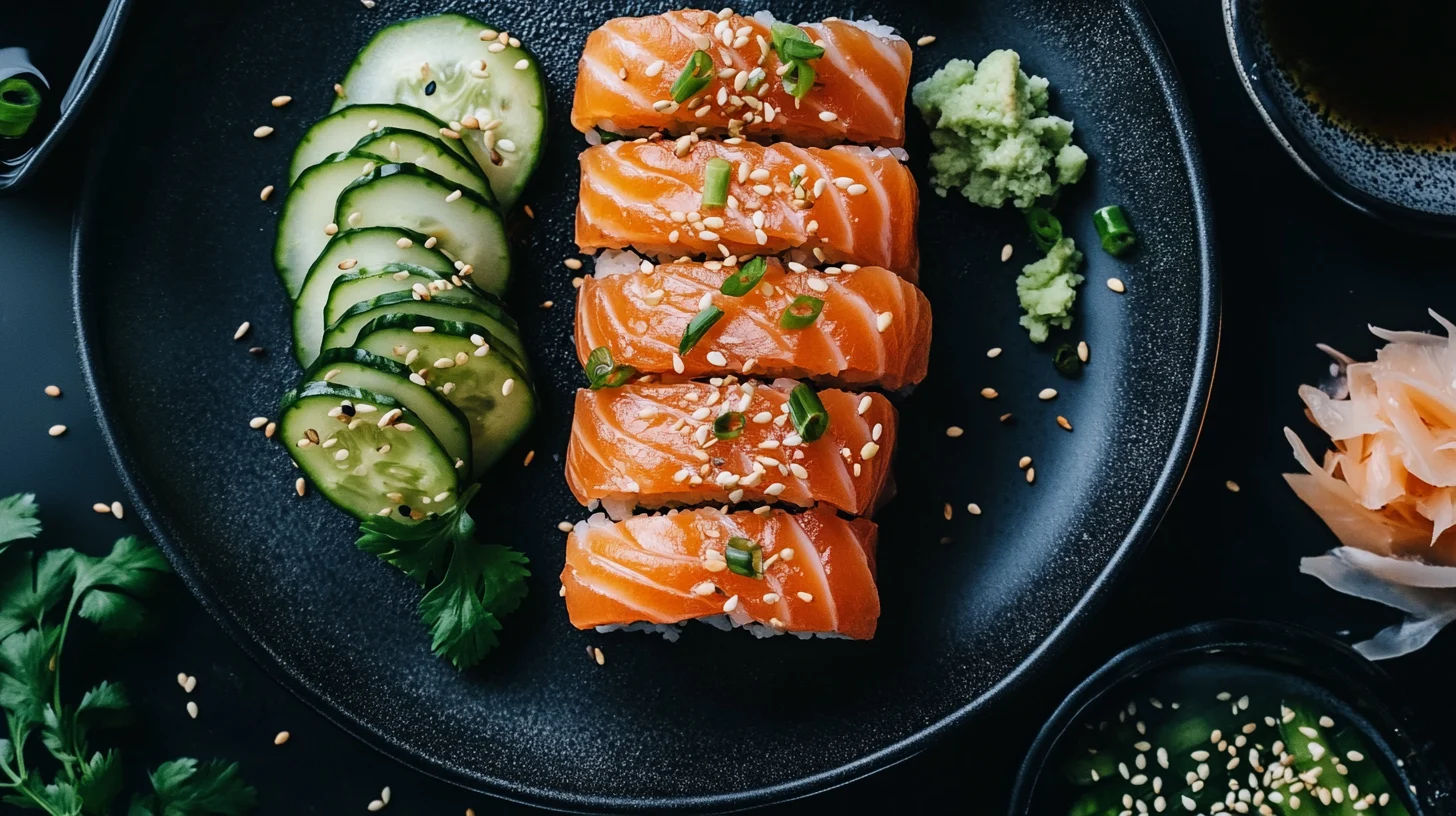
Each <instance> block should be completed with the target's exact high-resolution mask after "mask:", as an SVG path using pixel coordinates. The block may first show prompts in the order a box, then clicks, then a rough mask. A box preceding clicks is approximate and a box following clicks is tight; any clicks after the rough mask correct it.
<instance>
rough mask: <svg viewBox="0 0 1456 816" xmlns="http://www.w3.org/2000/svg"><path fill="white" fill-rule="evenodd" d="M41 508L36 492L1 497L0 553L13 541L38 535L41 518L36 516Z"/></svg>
mask: <svg viewBox="0 0 1456 816" xmlns="http://www.w3.org/2000/svg"><path fill="white" fill-rule="evenodd" d="M39 509H40V507H39V506H37V505H36V503H35V494H34V493H17V494H15V495H14V496H10V497H8V498H4V499H0V553H3V552H5V545H7V544H9V543H10V542H12V541H19V540H20V539H22V538H35V537H36V535H37V534H38V533H39V532H40V520H39V519H37V518H36V517H35V514H36V511H38V510H39Z"/></svg>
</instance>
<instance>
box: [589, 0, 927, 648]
mask: <svg viewBox="0 0 1456 816" xmlns="http://www.w3.org/2000/svg"><path fill="white" fill-rule="evenodd" d="M772 25H773V20H772V19H771V18H768V17H766V16H764V15H755V16H754V17H741V16H738V15H734V14H732V13H731V12H727V11H725V12H721V13H717V14H715V13H712V12H706V11H692V10H689V11H678V12H668V13H666V14H661V15H656V16H652V17H645V18H622V19H618V20H612V21H609V22H608V23H606V24H605V25H604V26H603V27H602V28H601V29H598V30H597V31H596V32H595V33H593V34H592V35H591V36H590V38H589V39H588V41H587V46H586V49H585V52H584V54H583V56H582V59H581V66H580V72H579V79H578V83H577V89H576V100H575V105H574V108H573V111H572V123H573V125H574V126H575V127H577V128H578V129H579V130H582V131H584V132H589V134H590V133H595V132H596V129H598V128H600V129H602V130H606V131H611V132H613V133H617V134H625V135H627V136H630V137H636V138H631V139H628V140H617V141H610V142H608V143H605V144H595V145H594V146H592V147H590V148H588V149H587V150H586V151H584V152H583V153H582V155H581V187H580V200H579V204H578V208H577V220H576V240H577V244H578V246H579V248H580V249H581V250H582V252H584V253H594V252H600V253H601V254H600V255H599V256H598V258H597V261H596V269H595V275H594V276H592V277H587V278H585V279H583V281H582V286H581V292H580V297H579V300H578V305H577V313H576V344H577V352H578V355H579V356H580V359H581V362H582V363H583V365H584V366H587V367H588V369H589V377H590V376H591V374H590V369H591V366H592V365H593V364H594V361H597V360H598V358H597V356H596V355H600V354H603V353H605V355H606V358H605V359H606V360H608V361H610V364H611V365H613V366H615V367H616V368H614V369H613V370H614V371H615V370H618V369H620V370H624V371H626V372H630V376H629V377H627V378H624V381H623V382H613V383H610V385H609V387H601V386H602V385H603V383H602V382H600V381H596V380H594V386H595V387H594V388H592V389H582V390H580V391H578V393H577V398H576V404H575V415H574V419H573V423H572V433H571V441H570V444H569V446H568V450H567V457H566V479H567V483H568V485H569V486H570V488H571V490H572V492H573V494H574V495H575V496H576V498H577V499H578V500H579V501H580V502H581V503H582V504H584V505H587V506H588V507H590V508H600V509H602V510H604V511H605V514H603V513H597V514H595V515H593V516H592V517H591V518H589V519H588V520H586V521H583V522H580V523H578V524H576V525H575V527H574V528H573V530H572V531H571V532H570V534H569V535H568V540H567V557H566V566H565V568H564V569H563V571H562V575H561V581H562V594H563V595H564V596H565V598H566V605H567V611H568V614H569V616H570V618H571V621H572V623H573V625H575V626H577V627H579V628H592V627H596V628H599V629H606V628H636V629H647V630H651V631H663V632H664V634H672V630H673V628H674V627H676V626H677V625H680V624H682V623H683V622H685V621H690V620H704V621H707V622H711V623H717V624H719V625H721V626H723V627H724V628H728V627H733V626H742V627H747V628H749V629H751V630H752V631H754V632H755V633H756V634H759V635H771V634H779V633H783V632H792V633H795V634H798V635H800V636H804V637H807V636H810V635H820V636H837V637H848V638H869V637H872V636H873V634H874V631H875V626H876V621H877V620H878V617H879V596H878V590H877V589H876V586H875V579H874V565H875V544H876V538H877V535H878V531H877V528H876V526H875V524H874V523H873V522H872V521H869V520H868V519H867V518H862V517H863V516H867V515H869V514H871V513H873V512H874V511H875V510H876V509H877V508H878V507H879V506H880V505H882V504H883V503H884V502H885V501H887V500H888V499H889V498H890V496H891V495H892V494H893V492H894V482H893V477H892V474H891V469H890V459H891V456H892V454H893V451H894V445H895V438H896V431H897V416H896V411H895V408H894V407H893V405H891V403H890V402H889V400H888V399H886V398H885V397H884V396H883V395H882V394H879V393H853V392H850V391H847V390H841V389H842V388H858V387H879V388H883V389H886V390H890V391H896V390H902V389H905V388H908V387H910V386H913V385H915V384H916V383H918V382H919V381H920V380H922V379H923V378H924V377H925V373H926V368H927V364H928V358H929V346H930V331H931V316H930V306H929V303H928V301H927V300H926V299H925V296H924V295H923V294H922V293H921V292H920V290H919V289H918V288H916V286H915V285H914V283H915V281H916V280H917V276H918V272H919V255H918V249H917V246H916V238H915V220H916V219H915V216H916V213H917V212H918V193H917V189H916V186H915V182H914V179H913V178H912V177H911V175H910V173H909V171H908V170H907V169H906V168H905V166H904V165H903V164H902V163H901V160H902V159H903V157H904V152H903V150H900V149H899V148H898V145H900V144H901V143H902V142H903V140H904V119H903V113H904V101H905V93H906V90H907V87H908V82H909V72H910V52H909V48H908V47H907V46H906V44H905V43H904V41H903V40H901V39H900V38H898V37H895V36H893V34H892V33H891V32H889V31H888V30H886V29H883V27H879V26H877V25H875V24H872V23H871V24H864V23H849V22H846V21H842V20H827V21H825V22H823V23H817V24H805V25H803V26H801V27H800V30H801V31H802V32H803V34H804V35H805V36H807V38H808V40H809V41H810V42H813V43H816V44H817V45H819V46H821V47H822V48H823V49H824V54H823V57H822V58H820V59H817V60H816V61H815V62H816V65H817V69H816V70H817V80H816V83H815V85H814V88H813V90H812V92H811V93H809V94H808V95H806V96H804V95H801V96H802V98H795V97H794V96H790V95H789V94H788V93H787V91H786V90H785V89H784V86H783V84H782V83H781V82H778V81H775V78H776V77H778V76H780V75H782V74H783V73H784V70H782V66H781V64H780V63H779V61H778V58H777V54H776V51H775V49H773V48H771V47H770V46H769V42H770V40H771V37H772V36H773V33H774V32H772V31H771V30H770V27H771V26H772ZM780 33H781V32H780ZM694 52H706V53H707V54H708V55H709V58H710V59H711V60H712V62H713V70H712V73H711V76H712V80H711V81H710V82H708V83H705V85H704V87H703V88H701V89H700V91H699V92H698V93H697V95H696V96H695V98H693V99H689V100H683V102H682V103H677V102H673V101H672V100H671V99H670V95H669V91H670V90H671V86H672V85H673V82H674V80H675V78H676V77H677V75H678V74H679V73H680V71H681V69H682V68H683V66H685V65H686V64H687V63H688V61H689V60H690V59H693V58H694ZM765 78H767V81H764V80H765ZM664 134H665V135H664ZM709 135H720V136H721V135H726V136H727V138H724V139H721V140H715V139H712V138H704V137H705V136H709ZM755 139H783V140H786V141H775V142H774V143H773V144H761V143H760V142H758V141H754V140H755ZM589 141H600V140H596V139H589ZM838 142H854V143H858V145H855V146H835V147H828V148H823V147H821V146H825V145H831V144H835V143H838ZM795 144H802V145H812V147H798V146H795ZM862 145H874V147H866V146H862ZM725 162H726V163H727V165H728V167H729V168H731V169H730V172H729V175H728V185H727V190H726V196H724V198H723V199H722V201H721V202H720V203H721V206H706V205H705V204H704V200H705V190H706V187H707V182H706V178H707V176H708V174H709V168H710V165H712V164H716V165H720V167H719V168H718V169H720V170H721V169H722V167H721V165H722V164H723V163H725ZM772 256H780V257H778V258H775V257H772ZM695 258H696V259H699V260H694V259H695ZM709 312H717V313H718V314H717V315H716V318H715V319H714V320H713V321H709V325H708V328H707V329H706V330H704V331H698V332H696V335H695V338H694V340H693V342H691V343H688V342H686V341H684V338H685V336H687V335H688V334H689V333H691V332H692V331H693V330H692V329H691V328H690V327H691V326H692V325H694V324H695V320H697V319H700V318H701V316H702V315H704V314H706V313H709ZM801 379H803V380H809V381H812V382H814V383H816V384H817V387H818V388H819V390H817V391H814V390H812V389H810V387H809V386H806V385H802V384H800V383H799V382H798V380H801ZM703 380H706V382H704V381H703ZM836 386H838V387H836ZM806 390H808V393H810V394H812V395H813V396H814V397H816V399H815V404H816V405H817V406H819V407H821V408H822V411H823V413H824V414H825V415H826V416H827V417H828V424H827V427H824V428H823V430H822V434H818V435H814V434H810V433H808V432H801V428H799V427H798V426H797V425H796V424H795V421H794V420H793V418H792V417H793V415H794V411H793V410H792V409H791V403H794V402H795V400H796V399H798V398H799V397H800V392H803V391H806ZM725 428H726V429H728V430H727V431H725V430H724V429H725ZM805 437H813V438H808V439H806V438H805ZM739 504H744V505H747V506H753V507H754V509H752V510H747V509H741V510H738V511H734V510H733V509H732V506H733V505H739ZM701 505H714V507H701ZM695 506H696V507H697V509H691V508H693V507H695ZM637 508H644V509H647V510H649V511H652V510H655V511H657V512H656V513H652V514H646V515H632V513H633V512H634V510H636V509H637ZM846 516H853V517H856V518H853V519H849V518H846Z"/></svg>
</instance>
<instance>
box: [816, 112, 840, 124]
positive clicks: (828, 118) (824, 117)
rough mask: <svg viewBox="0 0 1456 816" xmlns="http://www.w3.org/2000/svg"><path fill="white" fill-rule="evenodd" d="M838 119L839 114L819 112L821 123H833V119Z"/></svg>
mask: <svg viewBox="0 0 1456 816" xmlns="http://www.w3.org/2000/svg"><path fill="white" fill-rule="evenodd" d="M838 118H839V114H837V113H835V112H834V111H819V121H821V122H833V121H834V120H835V119H838Z"/></svg>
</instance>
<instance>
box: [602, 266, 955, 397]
mask: <svg viewBox="0 0 1456 816" xmlns="http://www.w3.org/2000/svg"><path fill="white" fill-rule="evenodd" d="M628 257H635V256H631V255H630V254H629V255H628ZM749 263H750V262H747V261H740V262H739V263H738V264H737V265H736V266H734V267H725V266H724V265H723V264H721V263H719V262H717V261H709V262H708V263H706V264H703V263H690V262H689V263H666V264H659V265H657V266H655V267H652V266H651V265H650V264H649V265H648V267H650V268H651V269H652V271H650V272H647V271H643V269H645V268H647V267H638V266H636V265H632V266H631V267H630V271H623V272H621V273H617V274H613V273H612V272H611V268H612V267H610V266H609V265H608V264H606V263H603V262H602V261H600V260H599V262H598V264H597V274H596V276H595V277H587V278H585V279H584V280H583V282H582V286H581V295H580V297H579V298H578V299H577V308H576V352H577V355H578V356H579V357H580V358H581V361H582V364H583V365H585V363H586V359H587V356H588V355H589V354H591V352H592V350H593V349H596V348H598V347H603V346H605V347H606V348H607V349H608V350H609V351H611V353H612V359H613V361H614V362H616V363H622V364H626V365H630V366H632V367H633V368H635V369H637V370H638V371H640V372H642V373H656V374H664V375H667V376H673V375H675V374H676V375H681V376H683V377H689V378H696V377H708V376H714V375H720V376H721V375H724V374H738V373H743V374H752V375H753V376H756V377H766V378H773V377H793V378H800V377H806V378H814V379H817V380H820V381H824V382H830V383H836V384H849V385H879V386H881V387H883V388H886V389H889V390H892V391H893V390H896V389H899V388H903V387H905V386H907V385H913V384H915V383H917V382H920V380H922V379H924V377H925V369H926V365H927V364H928V362H929V359H930V302H929V301H928V300H926V299H925V295H924V294H922V293H921V291H920V290H919V289H917V288H916V287H915V286H914V285H913V284H911V283H909V282H907V281H906V280H905V279H903V278H901V277H899V276H897V275H895V274H894V273H892V272H889V271H887V270H885V269H882V268H880V267H877V266H866V267H847V268H846V269H845V270H844V271H842V272H841V273H840V274H837V275H826V274H822V273H820V272H812V271H807V270H805V268H804V267H803V266H800V265H798V264H791V266H792V267H794V270H792V271H791V270H790V269H786V268H785V267H784V265H783V264H782V263H780V262H779V261H778V260H776V259H772V258H769V259H765V267H764V268H765V271H764V274H763V277H762V278H761V279H760V280H759V282H758V283H757V285H755V286H754V287H753V289H751V290H749V291H748V293H747V294H744V295H742V296H739V297H734V296H730V295H725V294H723V293H722V292H721V291H720V288H721V287H722V286H723V284H724V281H725V280H728V279H729V278H730V277H732V276H734V275H736V274H738V273H739V271H740V269H741V268H743V267H745V266H746V265H747V264H749ZM613 266H616V267H620V268H622V269H623V270H626V269H627V267H628V264H627V263H621V264H615V265H613ZM736 280H739V279H736V278H735V281H736ZM731 283H732V282H731V281H730V284H731ZM800 296H805V297H812V298H816V299H818V300H820V301H823V306H822V310H821V312H820V314H819V317H818V318H817V319H815V320H814V322H813V323H811V324H809V325H808V326H807V327H805V328H798V329H796V328H785V327H784V326H782V325H781V322H780V319H781V317H782V316H783V314H784V311H785V310H786V309H787V308H788V307H789V305H790V304H791V303H792V302H793V301H794V300H795V298H798V297H800ZM705 297H707V298H709V299H710V300H711V301H712V304H713V305H714V306H716V307H718V308H719V309H722V310H723V312H724V315H723V317H722V319H720V320H719V321H718V322H717V323H716V324H715V325H714V326H713V327H712V329H710V330H709V331H708V333H707V334H706V335H705V336H704V337H703V338H702V339H701V340H699V341H698V343H697V345H696V346H694V347H693V348H692V349H691V350H689V351H688V353H687V354H684V355H678V354H677V350H678V341H680V340H681V339H682V336H683V331H684V330H685V329H686V328H687V325H688V321H690V320H692V318H693V316H694V315H696V314H697V313H698V312H699V311H700V310H701V309H702V308H703V303H704V300H703V299H704V298H705Z"/></svg>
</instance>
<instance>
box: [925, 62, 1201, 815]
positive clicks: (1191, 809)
mask: <svg viewBox="0 0 1456 816" xmlns="http://www.w3.org/2000/svg"><path fill="white" fill-rule="evenodd" d="M933 42H935V35H934V34H926V35H925V36H924V37H921V38H920V39H918V40H916V41H915V44H916V45H919V46H926V45H930V44H931V43H933ZM1192 809H1193V808H1189V810H1192Z"/></svg>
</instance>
